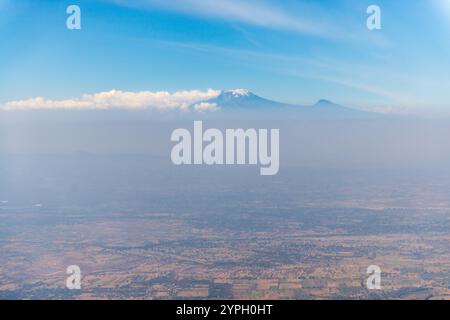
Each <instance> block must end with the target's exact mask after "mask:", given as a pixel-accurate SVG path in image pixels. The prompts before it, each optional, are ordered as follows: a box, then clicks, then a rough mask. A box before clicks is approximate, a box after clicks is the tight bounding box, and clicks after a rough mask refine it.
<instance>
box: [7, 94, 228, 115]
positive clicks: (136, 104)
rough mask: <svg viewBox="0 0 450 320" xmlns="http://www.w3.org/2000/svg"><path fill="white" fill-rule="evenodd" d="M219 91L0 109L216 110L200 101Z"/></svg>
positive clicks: (34, 101) (26, 103)
mask: <svg viewBox="0 0 450 320" xmlns="http://www.w3.org/2000/svg"><path fill="white" fill-rule="evenodd" d="M221 92H222V91H220V90H212V89H209V90H207V91H199V90H191V91H177V92H174V93H170V92H167V91H158V92H151V91H140V92H130V91H120V90H111V91H106V92H99V93H95V94H84V95H82V96H81V97H80V98H75V99H66V100H50V99H45V98H42V97H36V98H31V99H27V100H17V101H9V102H6V103H3V104H0V110H4V111H15V110H58V109H61V110H93V109H101V110H109V109H126V110H145V109H154V110H161V111H165V110H189V109H193V110H197V111H206V110H217V108H218V107H217V105H215V104H211V103H205V102H204V101H206V100H209V99H212V98H215V97H217V96H218V95H220V93H221Z"/></svg>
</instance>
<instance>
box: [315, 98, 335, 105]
mask: <svg viewBox="0 0 450 320" xmlns="http://www.w3.org/2000/svg"><path fill="white" fill-rule="evenodd" d="M317 104H333V102H331V101H330V100H326V99H320V100H319V101H317V103H316V105H317Z"/></svg>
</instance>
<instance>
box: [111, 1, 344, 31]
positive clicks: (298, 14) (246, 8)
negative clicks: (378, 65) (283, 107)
mask: <svg viewBox="0 0 450 320" xmlns="http://www.w3.org/2000/svg"><path fill="white" fill-rule="evenodd" d="M111 1H112V2H113V3H115V4H118V5H122V6H128V7H134V8H144V9H151V8H157V9H162V10H167V11H174V12H181V13H186V14H191V15H196V16H200V17H205V18H212V19H221V20H227V21H236V22H242V23H246V24H249V25H254V26H259V27H265V28H270V29H279V30H288V31H295V32H300V33H305V34H310V35H315V36H324V37H331V36H332V33H336V31H337V29H338V26H336V25H334V24H332V23H331V22H330V21H325V19H324V16H322V18H320V19H318V18H317V17H318V16H321V12H320V11H319V9H318V8H317V7H314V8H313V7H311V6H306V5H305V4H302V6H301V10H300V3H299V4H298V10H295V14H294V13H293V12H291V11H290V10H287V9H286V8H283V7H282V6H280V5H275V4H274V3H270V2H268V1H264V0H214V1H204V0H171V1H167V0H111ZM280 3H281V2H280ZM318 11H319V12H318Z"/></svg>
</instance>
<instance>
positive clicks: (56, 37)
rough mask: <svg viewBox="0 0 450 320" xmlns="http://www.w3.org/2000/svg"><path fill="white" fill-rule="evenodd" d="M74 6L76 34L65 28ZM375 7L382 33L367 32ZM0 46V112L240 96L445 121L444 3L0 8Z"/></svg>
mask: <svg viewBox="0 0 450 320" xmlns="http://www.w3.org/2000/svg"><path fill="white" fill-rule="evenodd" d="M71 4H76V5H79V6H80V8H81V13H82V29H81V30H68V29H67V28H66V19H67V17H68V15H67V14H66V8H67V6H69V5H71ZM371 4H377V5H379V6H380V8H381V10H382V29H381V30H374V31H369V30H368V29H367V28H366V19H367V14H366V9H367V7H368V6H369V5H371ZM0 39H1V42H0V103H6V102H9V101H16V100H24V99H30V98H33V97H44V98H46V99H69V98H75V97H79V96H81V95H83V94H94V93H98V92H103V91H109V90H112V89H116V90H124V91H133V92H138V91H151V92H154V91H160V90H165V91H166V90H167V91H170V92H175V91H180V90H207V89H209V88H212V89H232V88H247V89H250V90H251V91H253V92H255V93H256V94H259V95H261V96H264V97H267V98H272V99H275V100H280V101H285V102H290V103H300V104H312V103H314V102H315V101H317V100H318V99H321V98H326V99H330V100H333V101H335V102H338V103H341V104H345V105H348V106H354V107H359V108H365V109H375V110H377V109H380V110H385V111H388V110H393V111H395V112H397V111H398V112H403V111H405V110H406V111H409V110H420V111H421V112H430V113H432V112H433V113H434V112H440V111H442V110H444V111H445V110H447V111H450V102H449V101H450V90H449V88H450V76H449V75H450V58H449V57H450V41H449V39H450V0H415V1H408V2H406V1H402V0H389V1H381V0H371V1H366V0H353V1H348V0H323V1H318V0H316V1H312V0H308V1H298V0H297V1H293V0H292V1H291V0H286V1H269V0H267V1H257V0H240V1H238V0H228V1H226V0H214V1H201V0H183V1H182V0H172V1H167V0H128V1H125V0H89V1H75V0H73V1H63V0H53V1H51V0H39V1H36V0H35V1H29V0H21V1H12V0H11V1H10V0H0Z"/></svg>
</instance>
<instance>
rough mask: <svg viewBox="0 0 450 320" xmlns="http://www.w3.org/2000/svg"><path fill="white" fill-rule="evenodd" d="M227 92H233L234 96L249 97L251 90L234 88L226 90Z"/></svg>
mask: <svg viewBox="0 0 450 320" xmlns="http://www.w3.org/2000/svg"><path fill="white" fill-rule="evenodd" d="M226 93H230V94H232V95H233V96H234V97H236V98H238V97H248V96H249V95H250V91H249V90H247V89H234V90H229V91H226Z"/></svg>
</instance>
